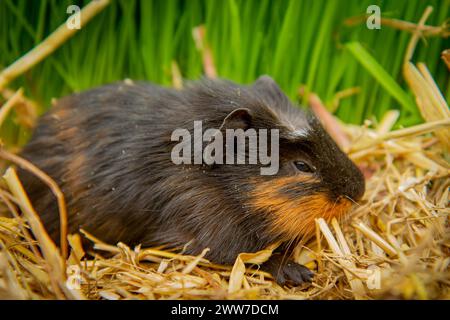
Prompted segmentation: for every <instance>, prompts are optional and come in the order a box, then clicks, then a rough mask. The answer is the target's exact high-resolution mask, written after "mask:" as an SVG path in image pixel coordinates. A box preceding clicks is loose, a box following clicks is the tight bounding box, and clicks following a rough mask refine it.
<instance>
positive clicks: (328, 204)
mask: <svg viewBox="0 0 450 320" xmlns="http://www.w3.org/2000/svg"><path fill="white" fill-rule="evenodd" d="M239 106H240V107H241V108H240V109H239V112H234V113H233V114H232V118H233V119H232V121H230V122H231V124H230V125H231V126H236V125H237V126H239V127H241V128H242V127H244V128H247V129H248V128H254V129H255V130H256V131H258V129H261V128H264V129H278V131H279V147H278V149H279V150H278V152H279V163H278V171H277V172H276V173H275V174H273V175H261V173H260V166H258V165H245V166H239V165H234V166H225V167H224V168H223V169H220V168H218V170H224V171H223V172H225V171H227V173H226V176H227V177H231V178H229V180H228V181H227V178H224V180H223V181H225V182H226V183H229V184H233V185H230V189H233V188H234V189H236V190H238V191H237V192H239V194H238V195H237V196H238V197H239V198H240V202H241V203H242V202H244V203H245V207H246V208H248V209H249V210H251V211H253V212H255V213H256V214H258V215H263V216H264V217H266V219H267V221H269V226H268V227H269V229H270V231H271V232H273V234H276V235H277V236H278V237H279V238H281V239H286V240H292V239H298V238H301V237H304V236H308V235H312V234H313V232H314V229H315V219H316V218H324V219H325V220H326V221H330V220H331V219H332V218H333V217H336V218H340V217H342V216H343V215H344V214H345V213H347V212H348V211H349V209H350V208H351V206H352V205H353V204H354V203H356V201H358V200H359V199H360V198H361V197H362V195H363V193H364V189H365V183H364V177H363V175H362V173H361V171H360V170H359V169H358V167H357V166H356V165H355V164H354V163H353V162H352V161H351V160H350V159H349V158H348V156H347V155H346V154H345V153H344V152H343V151H342V150H341V149H340V148H339V147H338V146H337V144H336V143H335V142H334V140H333V139H332V138H331V137H330V136H329V135H328V133H327V132H326V131H325V130H324V129H323V127H322V126H321V124H320V122H319V121H318V119H317V118H316V117H315V116H314V115H313V114H311V113H308V112H305V111H302V110H301V109H300V108H298V107H295V106H293V105H292V104H291V102H290V101H289V99H288V98H287V97H286V96H285V95H284V94H283V92H282V91H281V90H280V88H279V87H278V86H277V85H276V83H275V82H274V81H273V80H272V79H270V78H269V77H266V76H263V77H261V78H259V79H258V80H257V81H256V82H255V83H254V84H253V85H252V86H250V87H248V92H247V95H245V94H244V93H241V100H240V103H239ZM227 120H230V117H229V118H228V119H227ZM224 123H225V122H224ZM268 140H269V141H270V139H268ZM269 149H270V145H269ZM247 151H248V149H247ZM269 152H270V151H269ZM272 156H273V155H272ZM235 185H238V188H236V186H235Z"/></svg>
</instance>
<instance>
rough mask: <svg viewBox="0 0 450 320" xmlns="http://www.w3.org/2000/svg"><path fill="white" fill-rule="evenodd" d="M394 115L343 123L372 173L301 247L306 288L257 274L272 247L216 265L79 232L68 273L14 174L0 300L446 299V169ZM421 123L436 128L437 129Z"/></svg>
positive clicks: (427, 143)
mask: <svg viewBox="0 0 450 320" xmlns="http://www.w3.org/2000/svg"><path fill="white" fill-rule="evenodd" d="M391 117H392V114H389V113H388V114H387V116H386V118H385V119H384V120H383V121H381V122H380V124H378V125H377V126H373V125H370V124H369V123H366V125H365V126H363V127H359V126H351V125H346V126H342V128H343V131H344V132H345V133H346V134H347V136H348V137H349V139H350V141H351V145H352V146H354V149H353V150H352V151H351V153H350V156H351V157H352V158H353V159H354V160H355V161H356V162H357V163H358V164H359V165H360V167H361V168H362V169H363V171H364V172H365V174H366V176H369V177H368V179H367V192H366V194H365V196H364V199H363V200H362V201H361V203H360V204H358V205H356V206H355V208H354V210H353V212H352V213H351V214H350V215H349V217H348V218H347V219H346V221H344V222H342V223H340V224H339V223H338V222H337V221H333V222H332V223H331V226H330V225H329V224H327V223H326V222H325V221H324V220H322V219H319V220H318V221H317V223H316V224H317V232H316V234H317V236H316V238H315V239H313V240H312V241H310V242H309V243H307V244H306V245H305V246H302V247H300V248H297V250H296V254H295V257H296V260H297V261H298V262H301V263H303V264H306V265H307V266H308V267H310V268H312V269H314V270H315V271H316V277H315V279H314V282H313V283H312V285H311V286H303V287H289V286H286V287H280V286H279V285H277V284H276V283H275V282H274V281H273V279H272V278H271V276H270V275H268V274H267V273H265V272H262V271H258V268H257V265H255V263H261V262H263V261H265V260H266V259H267V258H268V257H269V256H270V254H271V250H272V249H273V248H269V249H268V250H264V251H262V252H259V253H256V254H243V255H240V256H239V258H238V259H237V261H236V264H235V265H234V266H219V265H215V264H212V263H210V262H208V261H207V260H206V259H205V258H204V257H203V256H204V255H205V254H206V252H207V250H206V249H205V251H203V252H202V254H201V255H199V256H197V257H193V256H186V255H182V254H180V253H176V252H173V251H167V250H163V249H161V248H141V247H136V248H130V247H128V246H126V245H125V244H123V243H119V244H117V245H110V244H105V243H103V242H101V241H100V240H98V239H96V238H95V237H93V236H91V235H89V234H87V233H86V232H84V233H83V234H81V235H78V234H77V235H71V236H70V237H69V239H68V241H69V244H70V248H71V254H70V257H69V258H68V259H67V261H66V265H67V267H66V271H67V275H65V274H64V273H63V272H61V270H60V265H62V263H61V260H62V256H61V255H60V253H59V250H57V249H56V248H55V247H54V245H53V244H52V243H49V239H48V236H47V235H46V233H45V230H44V229H43V228H42V225H40V224H39V223H38V220H37V219H36V217H37V216H36V215H35V213H34V214H33V212H34V210H33V209H32V208H31V207H29V203H27V199H26V197H25V194H24V193H23V192H21V191H20V190H22V189H21V187H20V182H19V181H18V180H17V178H16V176H15V174H14V171H13V169H9V171H8V172H7V173H6V175H5V176H6V177H5V178H6V180H7V182H8V185H9V186H10V188H7V186H3V187H2V188H1V189H0V200H1V202H2V205H3V206H2V212H3V215H9V216H10V215H11V214H13V217H1V218H0V261H1V262H0V297H1V298H18V299H54V298H72V299H73V298H78V299H81V298H87V299H354V298H356V299H372V298H404V299H409V298H419V299H436V298H447V299H448V298H450V291H449V288H450V272H449V263H450V255H449V252H450V237H449V235H450V232H449V231H450V230H449V216H448V214H449V208H448V200H449V198H448V197H449V187H450V180H449V179H448V177H449V172H450V171H449V165H448V162H447V160H446V159H445V158H444V155H445V152H444V151H443V148H444V146H443V145H442V143H441V142H440V141H439V140H438V139H437V138H436V137H435V134H434V133H425V134H424V133H423V131H422V130H414V129H415V127H412V128H408V129H407V130H408V131H407V132H406V133H409V135H407V136H405V133H402V132H400V134H397V133H398V132H399V131H400V130H398V131H393V132H390V134H388V129H387V127H389V123H390V124H392V122H393V121H392V120H390V118H391ZM440 122H442V121H440ZM440 122H438V123H435V124H434V126H435V127H436V128H438V127H439V126H442V124H441V123H440ZM386 123H388V124H386ZM425 125H427V126H428V127H431V128H428V129H429V130H427V132H430V131H433V123H427V124H425ZM420 126H422V127H423V126H424V125H420ZM420 126H418V127H419V129H420ZM416 128H417V127H416ZM447 128H448V123H447ZM401 130H405V129H401ZM444 130H445V129H444ZM386 137H387V138H388V139H387V140H386ZM392 137H394V138H392ZM397 137H400V138H397ZM374 141H375V142H374ZM368 145H369V147H367V146H368ZM357 146H362V147H359V148H358V147H357ZM22 191H23V190H22ZM17 207H19V208H21V210H22V212H23V213H24V215H23V216H19V214H18V209H17ZM27 212H28V213H27ZM30 212H31V213H30ZM30 230H31V232H32V233H33V234H34V238H33V237H31V236H30V233H29V231H30ZM82 236H83V237H87V238H88V239H90V240H91V241H92V242H93V243H94V244H95V245H94V250H93V251H92V252H85V251H84V250H83V248H82V247H81V241H80V237H82ZM35 239H37V240H35ZM37 247H39V248H40V249H41V250H40V251H39V250H37ZM41 252H42V254H41ZM244 266H245V267H244ZM78 286H79V289H78Z"/></svg>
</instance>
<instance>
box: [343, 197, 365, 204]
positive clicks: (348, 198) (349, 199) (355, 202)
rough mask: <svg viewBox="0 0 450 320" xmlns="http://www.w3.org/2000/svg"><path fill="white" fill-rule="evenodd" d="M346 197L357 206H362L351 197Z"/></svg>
mask: <svg viewBox="0 0 450 320" xmlns="http://www.w3.org/2000/svg"><path fill="white" fill-rule="evenodd" d="M344 197H346V198H347V199H348V200H350V201H351V202H353V203H354V204H356V205H357V206H361V205H360V204H359V203H358V202H356V201H355V200H353V199H352V198H351V197H349V196H344Z"/></svg>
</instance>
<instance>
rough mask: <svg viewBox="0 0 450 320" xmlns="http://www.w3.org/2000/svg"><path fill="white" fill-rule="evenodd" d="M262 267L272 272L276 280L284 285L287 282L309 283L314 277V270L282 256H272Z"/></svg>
mask: <svg viewBox="0 0 450 320" xmlns="http://www.w3.org/2000/svg"><path fill="white" fill-rule="evenodd" d="M283 262H284V263H283ZM262 269H263V270H265V271H267V272H269V273H270V274H272V276H273V277H274V278H275V281H276V282H277V283H278V284H279V285H280V286H283V285H285V284H286V283H290V284H293V285H301V284H304V283H309V282H311V281H312V279H313V277H314V272H312V271H311V270H309V269H308V268H307V267H305V266H304V265H301V264H298V263H296V262H294V261H292V260H288V261H283V259H282V258H281V257H280V256H276V255H274V256H272V257H271V259H269V261H267V262H266V263H265V264H263V265H262Z"/></svg>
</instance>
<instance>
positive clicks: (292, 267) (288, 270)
mask: <svg viewBox="0 0 450 320" xmlns="http://www.w3.org/2000/svg"><path fill="white" fill-rule="evenodd" d="M283 273H284V278H285V279H286V281H290V282H292V283H293V284H294V285H300V284H303V283H309V282H312V279H313V277H314V272H312V271H311V270H309V269H308V268H307V267H305V266H304V265H301V264H298V263H296V262H293V261H289V262H288V263H287V264H286V265H285V266H284V268H283Z"/></svg>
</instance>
